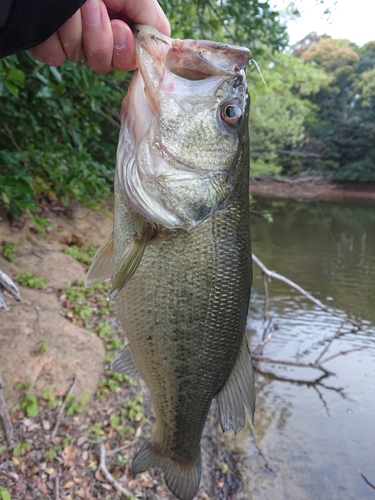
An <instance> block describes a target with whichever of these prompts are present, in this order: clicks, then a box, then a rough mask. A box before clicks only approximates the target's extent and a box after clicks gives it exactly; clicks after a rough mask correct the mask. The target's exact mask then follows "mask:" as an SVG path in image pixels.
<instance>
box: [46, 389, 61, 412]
mask: <svg viewBox="0 0 375 500" xmlns="http://www.w3.org/2000/svg"><path fill="white" fill-rule="evenodd" d="M42 398H43V399H44V400H45V401H48V402H47V407H48V408H55V407H56V406H61V405H62V402H61V401H60V400H57V399H56V396H55V395H54V393H53V392H52V391H51V390H50V389H48V390H47V391H44V392H43V394H42Z"/></svg>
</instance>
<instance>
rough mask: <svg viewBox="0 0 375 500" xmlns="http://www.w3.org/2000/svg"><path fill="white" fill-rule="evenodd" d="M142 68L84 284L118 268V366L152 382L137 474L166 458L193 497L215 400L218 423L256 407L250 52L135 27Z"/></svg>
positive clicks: (179, 493) (241, 419) (125, 108)
mask: <svg viewBox="0 0 375 500" xmlns="http://www.w3.org/2000/svg"><path fill="white" fill-rule="evenodd" d="M134 33H135V47H136V60H137V65H138V69H137V70H136V71H135V73H134V74H133V76H132V80H131V83H130V86H129V89H128V92H127V94H126V96H125V98H124V101H123V105H122V114H121V131H120V137H119V143H118V151H117V161H116V173H115V187H114V228H113V234H112V235H110V236H109V237H108V238H107V240H106V241H105V242H104V243H103V245H102V246H101V247H100V248H99V250H98V252H97V254H96V255H95V257H94V259H93V262H92V264H91V267H90V269H89V271H88V274H87V276H86V280H85V283H86V286H91V285H93V284H94V283H96V282H98V281H103V280H104V279H107V278H109V277H112V288H111V291H110V293H109V299H113V300H115V303H116V309H117V314H118V316H119V319H120V322H121V325H122V327H123V330H124V333H125V336H126V339H127V342H128V344H127V345H126V347H125V348H124V350H123V351H121V352H120V354H119V355H118V356H117V358H116V359H115V360H114V362H113V363H112V366H111V369H112V370H114V371H117V372H119V373H123V374H127V375H130V376H132V377H135V378H137V377H141V378H142V379H143V380H144V381H145V383H146V385H147V386H148V388H149V390H150V393H151V398H152V402H153V407H154V411H155V415H156V422H157V425H156V431H155V433H154V435H153V437H152V439H151V440H149V441H147V442H146V443H145V444H144V445H143V447H141V449H140V450H139V451H138V453H137V454H136V455H135V457H134V459H133V462H132V466H131V470H132V472H133V473H134V474H137V473H140V472H143V471H146V470H149V469H152V468H159V469H161V470H162V472H163V473H164V479H165V482H166V484H167V486H168V488H169V489H170V490H171V492H172V493H173V494H174V495H175V496H176V497H177V498H179V499H180V500H191V499H193V498H194V496H195V495H196V492H197V490H198V487H199V483H200V479H201V468H202V459H201V449H200V442H201V437H202V432H203V428H204V425H205V421H206V418H207V414H208V411H209V409H210V406H211V403H212V401H213V399H215V400H216V405H217V410H218V419H219V422H220V424H221V427H222V429H223V431H226V430H228V429H233V430H234V432H235V433H237V432H239V431H240V430H241V429H242V428H243V427H244V425H245V422H246V410H245V409H246V408H247V410H248V412H249V413H250V416H251V418H252V419H253V416H254V410H255V389H254V373H253V367H252V361H251V354H250V351H249V347H248V343H247V340H246V335H245V329H246V318H247V312H248V306H249V300H250V291H251V278H252V262H251V241H250V221H249V132H248V114H249V102H250V98H249V94H248V90H247V84H246V76H245V68H246V65H247V64H248V62H249V50H248V49H246V48H243V47H237V46H233V45H226V44H222V43H218V42H213V41H207V40H180V39H173V38H170V37H167V36H165V35H163V34H161V33H159V32H158V31H157V30H156V29H154V28H153V27H150V26H138V25H137V26H135V27H134Z"/></svg>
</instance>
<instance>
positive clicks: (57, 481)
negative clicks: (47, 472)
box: [55, 474, 60, 500]
mask: <svg viewBox="0 0 375 500" xmlns="http://www.w3.org/2000/svg"><path fill="white" fill-rule="evenodd" d="M59 499H60V479H59V475H58V474H56V479H55V500H59Z"/></svg>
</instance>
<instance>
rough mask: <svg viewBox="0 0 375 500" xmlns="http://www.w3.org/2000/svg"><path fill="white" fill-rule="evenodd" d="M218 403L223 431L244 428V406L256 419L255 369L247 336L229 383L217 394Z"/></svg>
mask: <svg viewBox="0 0 375 500" xmlns="http://www.w3.org/2000/svg"><path fill="white" fill-rule="evenodd" d="M216 403H217V406H218V412H219V421H220V425H221V427H222V429H223V432H225V431H227V430H228V429H233V430H234V432H235V434H237V433H238V432H239V431H240V430H241V429H243V427H244V425H245V422H246V414H245V408H244V407H246V408H247V409H248V410H249V412H250V417H251V421H253V420H254V411H255V387H254V371H253V364H252V361H251V355H250V351H249V347H248V345H247V340H246V338H244V341H243V344H242V347H241V351H240V354H239V356H238V359H237V361H236V364H235V365H234V367H233V370H232V373H231V374H230V377H229V379H228V381H227V383H226V384H225V386H224V387H223V388H222V390H221V391H220V392H219V394H218V395H217V396H216Z"/></svg>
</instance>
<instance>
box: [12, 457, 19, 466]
mask: <svg viewBox="0 0 375 500" xmlns="http://www.w3.org/2000/svg"><path fill="white" fill-rule="evenodd" d="M12 462H13V463H14V465H19V464H20V461H19V460H18V459H17V458H16V457H12Z"/></svg>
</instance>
